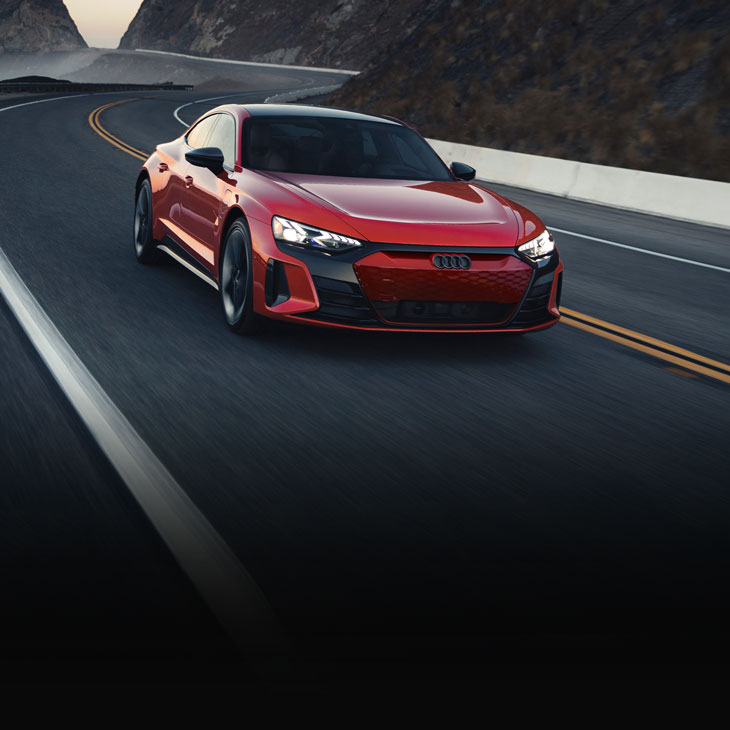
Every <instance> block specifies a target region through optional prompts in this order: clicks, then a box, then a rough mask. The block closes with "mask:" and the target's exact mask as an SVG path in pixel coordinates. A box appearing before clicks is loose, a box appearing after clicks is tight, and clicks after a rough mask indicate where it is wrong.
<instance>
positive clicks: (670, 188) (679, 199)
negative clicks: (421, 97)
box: [428, 139, 730, 228]
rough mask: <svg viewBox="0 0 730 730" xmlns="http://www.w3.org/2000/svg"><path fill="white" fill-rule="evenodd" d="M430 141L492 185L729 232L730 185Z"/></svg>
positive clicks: (445, 155)
mask: <svg viewBox="0 0 730 730" xmlns="http://www.w3.org/2000/svg"><path fill="white" fill-rule="evenodd" d="M428 141H429V143H430V144H431V146H432V147H433V148H434V149H435V150H436V152H437V153H438V154H439V155H440V156H441V157H442V158H443V160H444V161H445V162H447V163H451V162H453V161H454V160H458V161H459V162H465V163H466V164H467V165H471V166H472V167H474V168H475V169H476V171H477V177H479V178H480V179H482V180H486V181H488V182H496V183H503V184H504V185H514V186H516V187H520V188H528V189H529V190H536V191H539V192H543V193H549V194H550V195H560V196H562V197H565V198H571V199H573V200H581V201H584V202H588V203H598V204H600V205H608V206H611V207H613V208H622V209H624V210H633V211H637V212H640V213H649V214H651V215H659V216H664V217H666V218H674V219H676V220H683V221H689V222H691V223H702V224H704V225H709V226H716V227H720V228H730V183H724V182H715V181H713V180H700V179H698V178H691V177H679V176H677V175H663V174H661V173H657V172H644V171H642V170H627V169H625V168H621V167H608V166H604V165H592V164H590V163H587V162H573V161H572V160H560V159H556V158H552V157H541V156H539V155H526V154H523V153H521V152H505V151H504V150H495V149H490V148H488V147H475V146H474V145H466V144H457V143H455V142H444V141H442V140H436V139H429V140H428Z"/></svg>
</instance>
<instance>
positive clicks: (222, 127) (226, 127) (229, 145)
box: [205, 114, 236, 170]
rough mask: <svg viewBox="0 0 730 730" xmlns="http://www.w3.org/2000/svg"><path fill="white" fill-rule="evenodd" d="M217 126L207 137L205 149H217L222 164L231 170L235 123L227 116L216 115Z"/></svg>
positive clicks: (234, 159) (234, 148)
mask: <svg viewBox="0 0 730 730" xmlns="http://www.w3.org/2000/svg"><path fill="white" fill-rule="evenodd" d="M216 117H217V118H218V124H216V125H215V127H214V128H213V132H212V134H211V135H210V137H208V141H207V142H206V145H205V146H206V147H218V149H220V150H221V151H222V152H223V164H224V165H225V166H226V167H228V168H230V169H231V170H232V169H233V166H234V164H235V162H236V122H235V121H234V120H233V117H232V116H230V115H229V114H216Z"/></svg>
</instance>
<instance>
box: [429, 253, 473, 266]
mask: <svg viewBox="0 0 730 730" xmlns="http://www.w3.org/2000/svg"><path fill="white" fill-rule="evenodd" d="M433 265H434V266H435V267H436V268H437V269H470V268H471V259H470V258H469V257H468V256H452V255H451V254H445V253H439V254H436V255H435V256H434V257H433Z"/></svg>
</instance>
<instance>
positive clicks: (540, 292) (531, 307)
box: [510, 273, 555, 328]
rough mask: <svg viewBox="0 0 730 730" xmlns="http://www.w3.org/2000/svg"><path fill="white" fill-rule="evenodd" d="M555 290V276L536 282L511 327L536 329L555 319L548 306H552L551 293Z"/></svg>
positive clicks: (548, 276) (539, 279)
mask: <svg viewBox="0 0 730 730" xmlns="http://www.w3.org/2000/svg"><path fill="white" fill-rule="evenodd" d="M552 288H553V274H552V273H550V274H548V275H546V276H541V277H540V278H538V279H536V280H535V283H534V284H533V285H532V288H531V289H530V291H529V293H528V294H527V297H525V301H524V302H523V303H522V306H521V307H520V311H519V312H517V315H516V316H515V318H514V319H513V320H512V321H511V322H510V327H519V328H523V327H536V326H537V325H539V324H545V322H550V321H551V320H553V319H555V318H554V317H553V315H552V314H550V311H549V310H548V305H549V304H550V292H551V291H552Z"/></svg>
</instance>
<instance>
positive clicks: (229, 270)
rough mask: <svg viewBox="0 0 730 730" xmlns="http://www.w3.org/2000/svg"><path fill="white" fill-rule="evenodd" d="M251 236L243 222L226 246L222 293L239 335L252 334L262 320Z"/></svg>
mask: <svg viewBox="0 0 730 730" xmlns="http://www.w3.org/2000/svg"><path fill="white" fill-rule="evenodd" d="M251 262H252V256H251V237H250V235H249V233H248V227H247V226H246V223H245V222H244V221H243V220H242V219H239V220H237V221H235V222H234V223H233V225H232V226H231V227H230V229H229V231H228V234H227V235H226V240H225V244H224V247H223V257H222V259H221V269H220V293H221V304H222V305H223V315H224V316H225V318H226V323H227V324H228V327H229V328H230V329H231V330H233V332H236V333H237V334H252V333H253V332H255V331H256V330H257V329H258V326H259V320H260V318H259V317H258V316H257V315H256V314H255V313H254V311H253V267H252V265H251Z"/></svg>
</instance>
